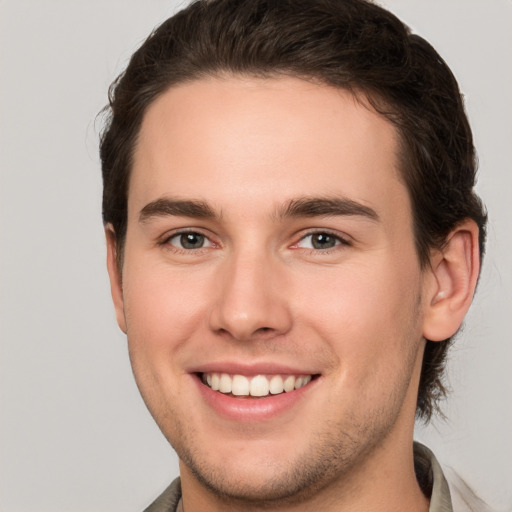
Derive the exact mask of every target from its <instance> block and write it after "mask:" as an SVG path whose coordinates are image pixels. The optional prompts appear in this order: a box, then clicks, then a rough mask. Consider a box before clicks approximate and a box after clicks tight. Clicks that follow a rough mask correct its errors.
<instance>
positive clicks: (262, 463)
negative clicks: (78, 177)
mask: <svg viewBox="0 0 512 512" xmlns="http://www.w3.org/2000/svg"><path fill="white" fill-rule="evenodd" d="M397 147H398V140H397V134H396V132H395V129H394V128H393V127H392V125H391V124H390V123H389V122H387V121H386V120H385V119H383V118H382V117H381V116H379V115H378V114H376V113H375V112H374V111H372V109H371V108H370V107H369V106H367V105H364V100H363V99H361V98H359V101H358V100H356V99H355V98H354V97H353V96H352V95H351V94H349V93H347V92H345V91H342V90H338V89H334V88H331V87H327V86H323V85H316V84H312V83H310V82H306V81H303V80H300V79H297V78H274V79H266V80H263V79H257V78H240V77H223V78H211V79H201V80H198V81H196V82H191V83H188V84H185V85H179V86H176V87H174V88H172V89H170V90H169V91H167V92H166V93H165V94H163V95H162V96H160V97H159V98H158V99H157V100H156V101H155V102H154V103H153V104H152V105H151V106H150V107H149V108H148V110H147V112H146V114H145V117H144V121H143V124H142V127H141V131H140V137H139V141H138V144H137V147H136V151H135V157H134V165H133V171H132V175H131V180H130V188H129V197H128V230H127V236H126V244H125V248H124V251H125V252H124V264H123V269H122V278H121V275H120V273H119V269H118V268H117V267H116V264H115V261H116V260H115V257H116V255H115V234H113V233H112V230H111V228H108V229H107V241H108V251H109V252H108V261H109V272H110V277H111V284H112V293H113V298H114V303H115V306H116V312H117V318H118V322H119V325H120V327H121V329H123V331H125V332H126V333H127V336H128V343H129V350H130V357H131V362H132V366H133V371H134V375H135V378H136V381H137V384H138V386H139V389H140V391H141V394H142V396H143V398H144V400H145V402H146V404H147V406H148V408H149V410H150V412H151V413H152V415H153V416H154V418H155V420H156V422H157V423H158V425H159V426H160V428H161V430H162V432H163V433H164V435H165V436H166V437H167V439H168V440H169V441H170V443H171V444H172V445H173V447H174V448H175V449H176V451H177V453H178V455H179V457H180V472H181V477H182V488H183V500H184V507H185V510H186V512H189V511H190V512H194V511H200V510H201V511H217V510H219V511H220V510H260V509H265V510H288V511H300V510H325V511H329V510H351V511H359V510H360V511H366V512H368V511H371V510H379V511H386V510H389V511H394V512H396V511H400V510H404V511H406V510H407V511H411V510H415V511H416V510H417V511H423V510H425V511H426V510H427V509H428V500H427V499H426V498H425V497H424V496H423V494H422V493H421V491H420V489H419V487H418V484H417V482H416V479H415V476H414V469H413V456H412V433H413V425H414V415H415V408H416V396H417V389H418V382H419V375H420V369H421V360H422V355H423V350H424V344H425V341H424V336H426V335H428V336H429V337H430V339H444V338H446V337H447V336H449V335H450V332H449V331H453V332H455V330H456V329H457V328H458V325H459V324H460V321H461V320H462V316H463V314H464V312H465V309H467V307H468V306H469V303H470V301H471V296H472V291H473V289H474V284H475V282H476V277H475V272H476V274H477V273H478V268H477V267H478V265H477V263H474V262H475V261H477V260H478V257H477V255H476V252H475V251H476V249H475V245H476V244H475V236H477V233H475V229H474V227H473V226H472V225H471V224H470V223H466V224H464V225H462V226H461V227H459V228H458V229H457V231H456V232H454V234H453V235H452V236H451V238H450V240H451V241H450V243H448V244H447V246H446V249H445V251H444V253H439V254H438V253H435V254H433V257H432V265H431V267H430V268H427V269H426V270H422V269H421V268H420V265H419V261H418V258H417V255H416V252H415V247H414V241H413V228H412V215H411V205H410V201H409V197H408V193H407V190H406V188H405V186H404V184H403V183H402V181H401V180H400V176H399V172H398V163H397V162H398V158H397ZM304 198H309V199H310V198H323V199H325V198H330V199H334V198H335V199H341V200H344V201H346V200H350V201H352V203H351V204H353V203H357V204H358V205H361V206H362V207H363V209H364V208H366V209H371V211H372V212H374V213H375V215H374V216H369V215H367V214H360V212H359V213H357V214H340V212H337V214H333V213H332V212H331V214H329V215H326V214H319V215H311V216H310V215H305V214H304V212H302V213H301V214H299V215H287V214H286V208H287V207H288V206H289V205H290V202H291V201H294V200H297V199H304ZM162 199H165V200H168V199H172V200H178V201H190V200H194V201H196V202H197V201H199V202H201V203H202V204H205V203H206V204H208V207H209V209H210V210H211V211H210V213H214V214H216V215H215V216H209V217H204V216H199V215H195V214H194V212H189V213H188V214H187V215H184V214H181V215H175V214H170V212H169V211H167V213H165V212H162V211H158V212H156V213H155V211H154V210H153V211H152V213H151V212H150V214H148V215H145V216H144V215H142V218H141V211H143V210H144V208H145V207H147V205H148V204H153V205H154V204H155V201H158V200H162ZM146 211H148V210H147V209H146ZM352 213H354V212H352ZM182 230H188V231H193V232H195V233H199V234H200V235H204V237H205V238H204V245H203V246H202V247H199V248H192V249H187V248H184V247H183V246H182V245H180V244H181V241H182V238H180V233H182ZM312 233H316V234H318V233H328V234H329V235H330V236H331V237H332V238H331V239H330V240H333V241H334V246H333V247H330V248H327V249H324V248H318V247H317V246H313V245H312V242H313V241H314V240H316V239H314V238H312V236H311V234H312ZM468 276H469V277H468ZM454 298H456V299H457V301H455V300H454ZM448 313H449V314H448ZM453 332H452V334H453ZM436 337H437V338H436ZM226 362H229V363H230V364H234V365H251V364H263V365H266V364H278V365H284V366H286V367H290V368H293V369H300V370H303V371H304V373H311V374H315V375H316V376H317V378H315V379H314V380H313V381H312V383H311V385H309V386H307V387H306V388H304V389H303V390H302V391H303V392H302V395H301V396H300V399H297V400H296V401H295V402H294V403H293V404H292V406H290V407H288V408H286V409H285V410H284V411H282V412H280V413H278V414H273V415H270V416H268V417H265V418H264V419H261V420H258V419H257V420H255V421H250V422H247V421H243V420H240V421H237V420H236V419H233V418H227V417H225V416H223V415H222V414H219V413H218V411H216V410H215V409H214V408H212V407H211V405H210V404H209V403H208V402H207V401H206V400H205V399H204V396H203V395H202V394H201V392H200V386H201V385H202V384H198V379H197V376H196V375H195V374H194V371H197V369H198V368H205V367H206V366H208V365H212V364H214V365H215V364H216V365H222V364H225V363H226ZM238 400H240V399H238ZM261 400H265V399H261Z"/></svg>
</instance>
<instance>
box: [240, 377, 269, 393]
mask: <svg viewBox="0 0 512 512" xmlns="http://www.w3.org/2000/svg"><path fill="white" fill-rule="evenodd" d="M233 379H234V377H233ZM268 391H269V383H268V380H267V378H266V377H264V376H263V375H257V376H256V377H253V378H252V379H251V396H267V395H268Z"/></svg>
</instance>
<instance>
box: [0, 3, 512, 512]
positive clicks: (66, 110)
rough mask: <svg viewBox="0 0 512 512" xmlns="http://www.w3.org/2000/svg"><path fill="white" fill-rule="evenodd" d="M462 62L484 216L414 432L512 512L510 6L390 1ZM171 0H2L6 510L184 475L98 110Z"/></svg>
mask: <svg viewBox="0 0 512 512" xmlns="http://www.w3.org/2000/svg"><path fill="white" fill-rule="evenodd" d="M382 3H383V4H385V5H387V6H388V7H390V8H391V10H393V11H394V12H395V13H396V14H398V15H399V16H400V17H402V18H403V19H404V20H405V21H407V22H408V23H409V24H410V25H411V26H412V27H413V28H414V29H416V30H417V31H418V32H419V33H420V34H421V35H423V36H424V37H426V38H427V39H429V40H430V41H431V42H432V43H433V45H434V46H435V47H436V48H437V49H438V50H439V51H440V53H441V54H442V55H443V57H444V58H445V59H446V60H447V62H448V63H449V64H450V65H451V67H452V69H453V70H454V72H455V74H456V75H457V77H458V78H459V81H460V84H461V88H462V90H463V91H464V92H465V95H466V99H467V109H468V113H469V116H470V118H471V121H472V124H473V128H474V133H475V140H476V145H477V148H478V150H479V156H480V174H481V178H480V183H479V186H478V190H479V192H480V193H481V195H482V196H483V198H484V200H485V202H486V203H487V205H488V208H489V211H490V225H489V246H488V254H487V257H486V261H485V267H484V271H483V275H482V278H481V283H480V286H479V290H478V294H477V297H476V300H475V302H474V304H473V306H472V309H471V312H470V314H469V316H468V319H467V322H466V325H465V328H464V332H463V333H462V335H461V336H460V337H459V339H458V341H457V343H456V345H455V347H454V348H453V350H452V352H451V361H450V367H449V381H450V384H451V386H452V387H453V393H452V395H451V397H450V399H449V400H448V402H447V403H446V404H445V410H446V413H447V416H448V419H447V421H445V422H443V421H440V420H436V421H435V422H434V423H433V424H431V425H430V426H428V427H426V428H418V432H417V437H418V438H419V439H421V440H423V441H424V442H426V443H427V444H428V445H429V446H430V447H432V448H433V449H434V451H435V452H436V454H437V455H438V457H439V458H440V459H441V461H443V462H444V463H446V464H449V465H450V466H452V467H453V468H454V469H455V470H457V471H458V472H459V473H460V475H461V476H463V478H465V480H466V481H467V482H468V483H469V484H470V485H471V486H472V487H473V488H474V489H475V490H477V491H478V492H479V493H480V494H481V496H482V497H483V498H484V499H485V500H486V501H488V503H489V504H490V505H492V506H494V507H495V508H497V509H498V510H503V511H505V510H506V511H510V510H512V484H511V481H512V440H511V439H512V436H511V435H510V433H511V432H512V402H511V396H512V377H511V371H510V367H511V363H512V343H511V341H512V336H511V334H510V329H509V326H508V322H510V318H511V316H512V270H511V269H512V265H511V263H512V262H511V254H512V230H511V229H510V225H511V221H512V206H511V202H512V199H511V195H512V194H511V193H512V174H511V172H510V161H511V156H512V155H511V147H512V123H511V118H512V104H511V93H510V91H511V90H512V67H511V62H512V30H511V26H512V25H511V23H512V2H511V1H510V0H490V1H485V2H484V1H482V0H431V1H429V2H425V1H423V0H386V1H384V2H382ZM183 4H184V2H179V3H178V2H176V1H174V2H173V1H170V0H167V1H165V0H151V1H142V0H138V1H135V0H107V1H100V0H90V1H88V2H70V1H66V0H45V1H37V0H32V1H30V0H0V166H1V167H0V169H1V178H0V237H1V238H0V244H1V252H0V336H1V345H0V511H2V512H16V511H22V512H32V511H34V512H35V511H37V512H46V511H48V512H50V511H51V512H55V511H60V512H67V511H70V512H71V511H73V512H89V511H94V512H96V511H98V512H100V511H113V510H115V511H137V510H141V509H142V508H143V507H144V506H145V505H147V503H148V502H149V501H150V500H151V499H152V498H153V497H155V496H156V494H157V493H159V492H160V491H161V489H163V488H164V487H165V486H166V485H167V484H168V482H169V481H170V480H171V478H173V477H174V476H175V475H176V474H177V471H178V469H177V459H176V456H175V455H174V453H173V452H172V450H171V448H170V447H168V445H167V443H166V442H165V440H164V438H163V436H162V435H161V434H160V432H159V431H158V429H157V427H156V426H155V425H154V424H153V421H152V419H151V418H150V417H149V414H148V413H147V411H146V410H145V407H144V405H143V403H142V400H141V399H140V398H139V395H138V391H137V389H136V386H135V384H134V382H133V379H132V376H131V371H130V368H129V362H128V357H127V350H126V343H125V339H124V336H123V335H122V334H121V333H120V332H119V330H118V328H117V325H116V324H115V320H114V314H113V308H112V306H111V303H110V295H109V289H108V283H107V275H106V271H105V265H104V260H105V244H104V240H103V233H102V226H101V219H100V207H101V200H100V197H101V183H100V169H99V163H98V157H97V140H98V131H99V128H100V125H101V123H99V122H98V121H97V120H96V117H95V116H96V114H97V113H98V112H99V111H100V109H101V108H102V106H103V105H104V104H105V102H106V91H107V87H108V85H109V83H110V82H111V81H112V79H113V78H114V77H115V76H116V75H117V73H118V72H120V71H121V70H122V68H123V67H124V65H125V64H126V61H127V59H128V57H129V56H130V54H131V53H132V52H133V51H134V50H135V49H136V48H137V47H138V46H139V44H140V42H141V41H142V40H143V39H144V38H145V37H146V35H147V34H148V33H149V31H150V30H151V29H152V28H153V27H154V26H155V25H157V24H158V23H159V22H161V21H163V19H165V18H166V17H167V16H168V15H169V14H170V13H171V12H172V11H174V10H175V9H176V6H177V5H183Z"/></svg>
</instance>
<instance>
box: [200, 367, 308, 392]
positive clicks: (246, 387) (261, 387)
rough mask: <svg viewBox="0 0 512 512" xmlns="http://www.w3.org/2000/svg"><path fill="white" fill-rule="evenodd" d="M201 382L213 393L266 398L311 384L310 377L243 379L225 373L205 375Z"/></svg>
mask: <svg viewBox="0 0 512 512" xmlns="http://www.w3.org/2000/svg"><path fill="white" fill-rule="evenodd" d="M203 382H204V383H205V384H207V385H208V386H209V387H210V388H212V389H213V390H214V391H220V392H221V393H226V394H227V393H232V394H233V395H235V396H256V397H262V396H268V395H269V393H270V394H272V395H278V394H280V393H283V392H287V393H288V392H290V391H293V390H294V389H299V388H302V387H304V386H306V385H307V384H309V382H311V375H298V376H295V375H288V376H286V377H285V378H284V379H283V377H282V376H281V375H273V376H271V377H270V376H265V375H256V376H255V377H251V378H249V377H245V376H244V375H229V374H227V373H217V372H212V373H205V374H203Z"/></svg>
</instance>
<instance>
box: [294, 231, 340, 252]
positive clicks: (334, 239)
mask: <svg viewBox="0 0 512 512" xmlns="http://www.w3.org/2000/svg"><path fill="white" fill-rule="evenodd" d="M346 243H347V242H345V240H343V239H341V238H340V237H338V236H335V235H332V234H330V233H325V232H318V233H310V234H309V235H306V236H304V237H303V238H301V239H300V240H299V243H298V244H297V247H301V248H303V249H317V250H322V249H323V250H325V249H332V248H333V247H336V246H337V245H341V244H346Z"/></svg>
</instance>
